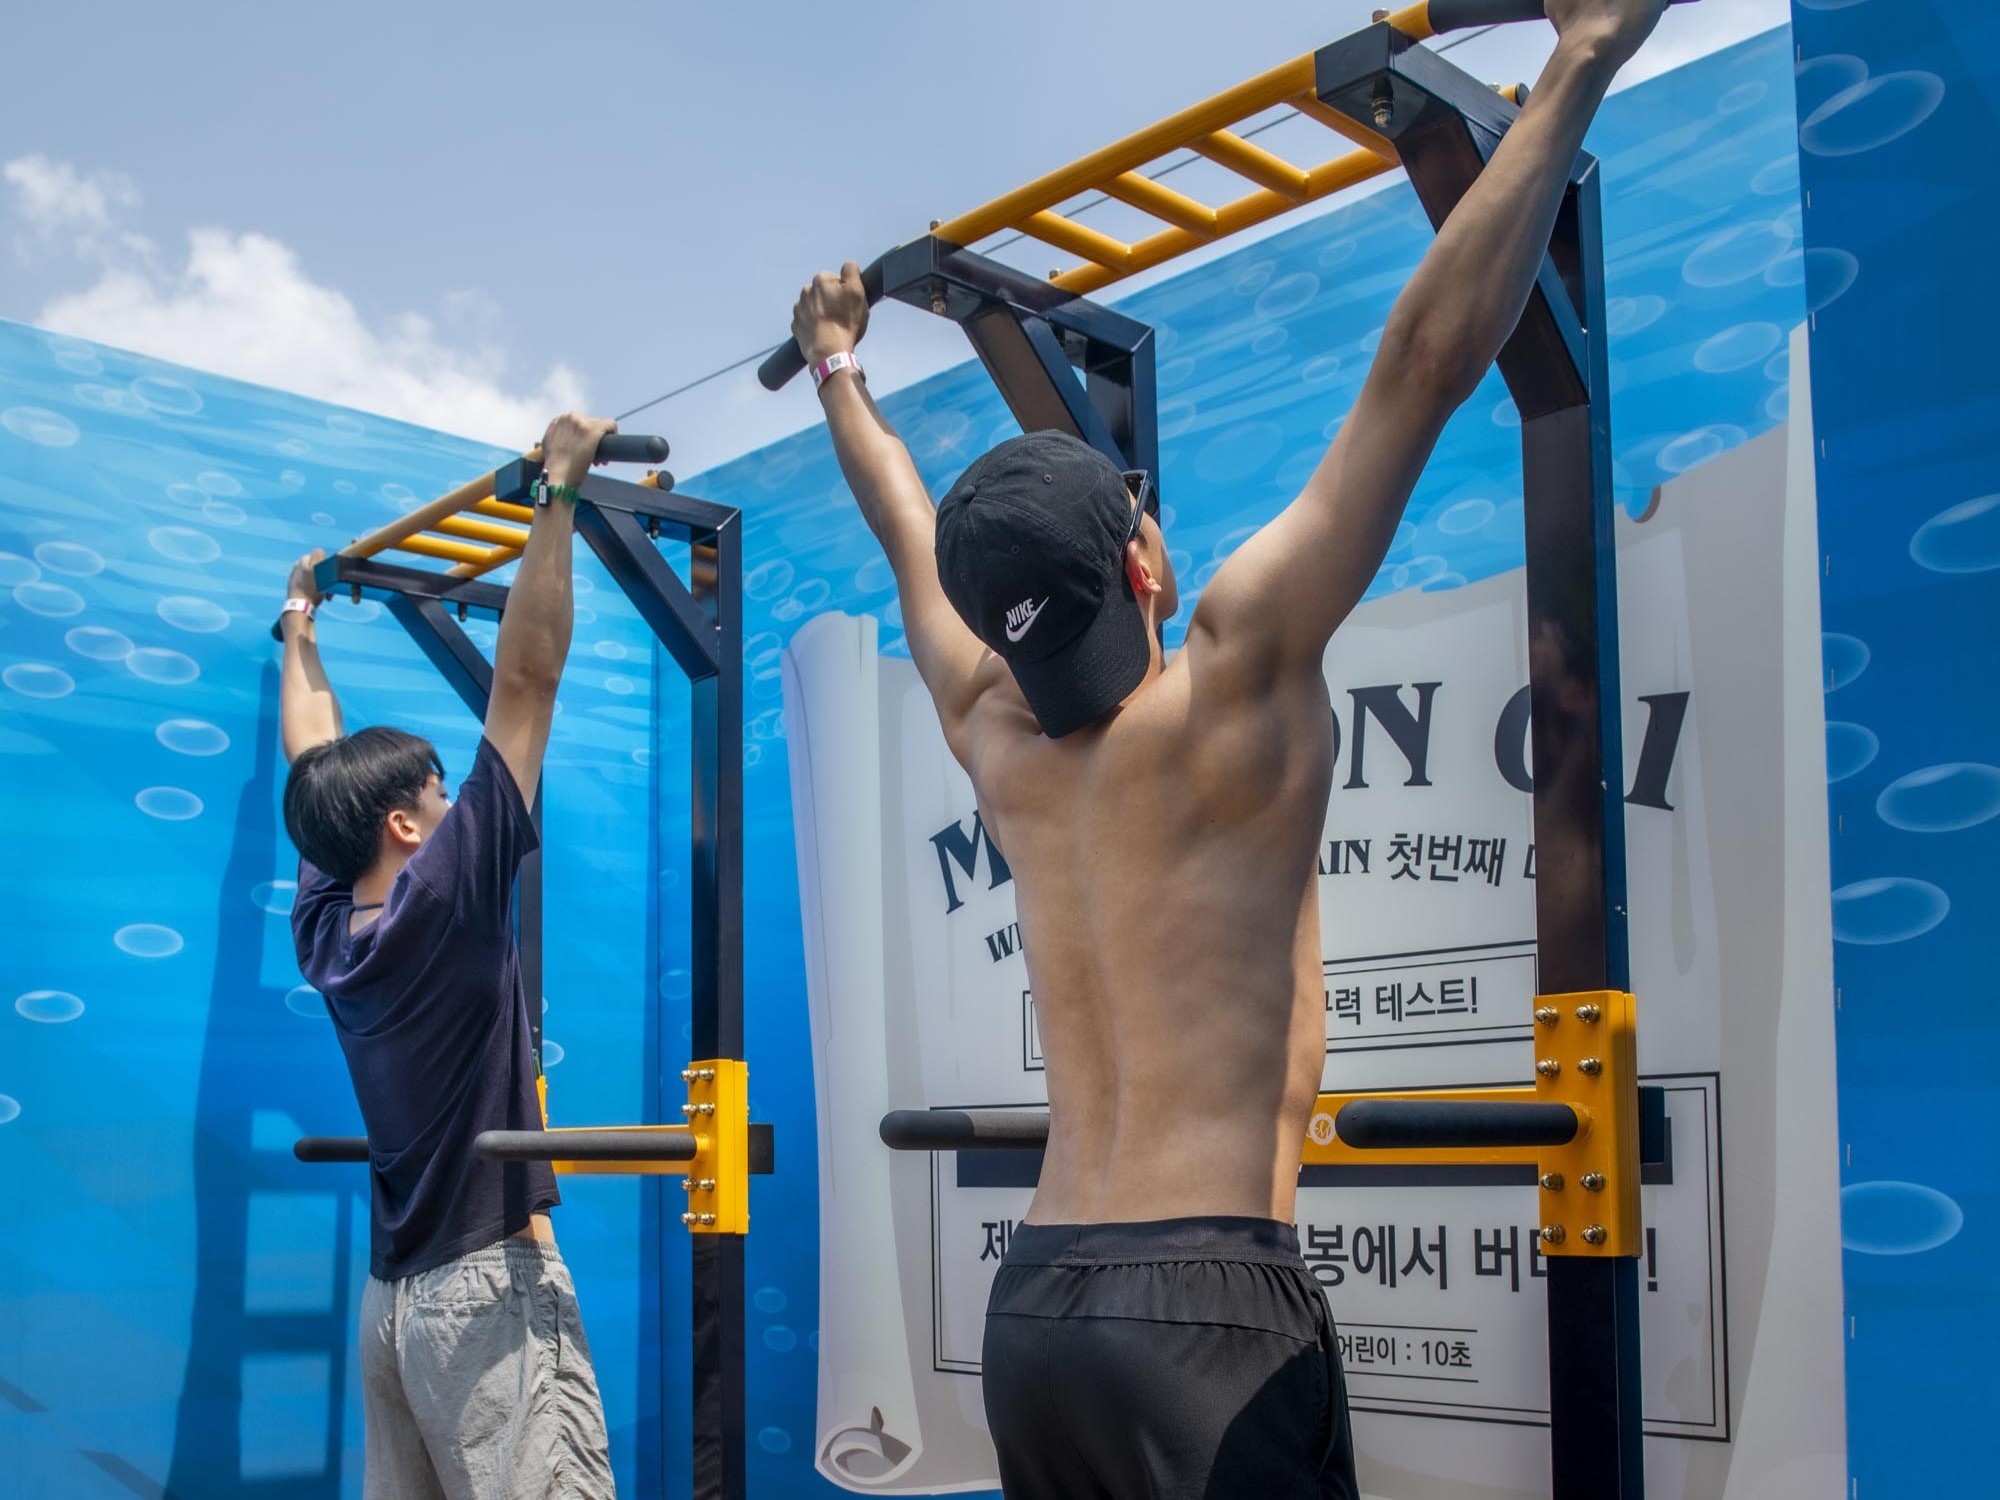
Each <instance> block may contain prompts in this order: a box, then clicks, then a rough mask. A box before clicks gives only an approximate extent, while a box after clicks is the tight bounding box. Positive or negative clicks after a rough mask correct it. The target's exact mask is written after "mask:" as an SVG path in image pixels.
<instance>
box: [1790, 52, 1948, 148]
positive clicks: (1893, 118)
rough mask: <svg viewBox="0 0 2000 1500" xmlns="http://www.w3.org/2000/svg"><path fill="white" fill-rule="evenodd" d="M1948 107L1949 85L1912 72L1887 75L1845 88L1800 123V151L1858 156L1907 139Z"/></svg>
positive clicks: (1935, 77) (1918, 72)
mask: <svg viewBox="0 0 2000 1500" xmlns="http://www.w3.org/2000/svg"><path fill="white" fill-rule="evenodd" d="M1942 103H1944V80H1943V79H1942V78H1940V77H1938V76H1937V74H1935V73H1925V72H1921V71H1917V70H1912V71H1910V72H1906V73H1884V74H1882V75H1881V76H1880V77H1877V78H1870V79H1867V80H1865V81H1863V82H1861V83H1857V84H1854V85H1853V86H1851V87H1849V88H1845V89H1842V90H1841V91H1840V92H1839V93H1837V94H1835V95H1834V96H1833V97H1832V98H1831V99H1829V100H1827V101H1826V103H1824V104H1822V105H1820V107H1819V108H1818V109H1815V110H1814V111H1812V113H1810V114H1808V115H1805V116H1804V117H1803V118H1801V119H1800V121H1799V149H1800V150H1801V151H1809V152H1811V153H1812V154H1813V155H1814V156H1857V155H1859V154H1860V153H1861V152H1863V151H1873V150H1874V149H1875V148H1876V147H1878V146H1886V145H1888V144H1889V142H1891V141H1893V140H1896V139H1897V138H1898V137H1900V136H1905V135H1908V134H1909V133H1910V132H1911V131H1912V130H1915V129H1916V128H1917V127H1918V126H1919V125H1921V124H1923V123H1924V121H1926V120H1928V119H1929V118H1930V117H1931V116H1932V115H1934V114H1936V113H1937V107H1938V106H1939V105H1940V104H1942Z"/></svg>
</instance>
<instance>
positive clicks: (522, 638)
mask: <svg viewBox="0 0 2000 1500" xmlns="http://www.w3.org/2000/svg"><path fill="white" fill-rule="evenodd" d="M575 535H576V517H575V514H574V512H573V511H572V510H571V502H569V501H567V500H562V499H551V500H550V501H549V503H548V504H547V505H544V506H538V507H537V508H536V510H535V519H534V521H533V522H532V523H531V525H530V527H529V531H528V545H527V546H526V547H524V548H523V549H522V551H521V564H520V568H519V569H518V571H517V572H516V573H515V575H514V582H513V584H512V586H511V587H509V589H508V590H507V609H506V612H505V613H504V614H503V615H501V617H500V633H499V636H498V638H497V639H496V640H495V642H494V646H493V670H494V671H495V672H496V673H501V672H504V673H506V674H507V675H508V676H510V677H512V678H514V679H516V680H517V681H521V682H525V683H532V684H535V685H536V686H539V687H543V688H545V689H546V691H547V692H548V693H549V694H550V695H551V696H553V695H554V693H555V690H556V684H557V683H558V682H560V681H561V680H562V670H563V663H564V662H565V661H567V660H568V659H569V645H570V635H571V633H572V631H573V629H574V627H575V614H576V611H575V595H574V588H575V586H574V584H573V583H572V582H571V579H570V568H571V558H572V555H573V553H574V551H575V547H574V538H575Z"/></svg>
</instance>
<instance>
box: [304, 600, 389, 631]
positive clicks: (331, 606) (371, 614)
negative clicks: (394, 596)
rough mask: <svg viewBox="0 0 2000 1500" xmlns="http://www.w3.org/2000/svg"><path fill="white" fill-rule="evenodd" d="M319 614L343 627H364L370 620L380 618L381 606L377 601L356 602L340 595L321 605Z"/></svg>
mask: <svg viewBox="0 0 2000 1500" xmlns="http://www.w3.org/2000/svg"><path fill="white" fill-rule="evenodd" d="M319 612H320V613H321V614H323V615H325V616H327V618H329V619H331V620H334V621H337V622H338V623H340V624H343V625H366V624H367V623H368V622H369V621H370V620H374V619H379V618H380V617H381V614H382V605H381V603H380V601H378V600H374V599H362V600H359V601H357V600H354V599H350V598H348V597H347V595H345V594H341V595H338V596H336V597H335V598H332V599H329V600H327V601H326V603H324V604H322V605H321V606H320V607H319Z"/></svg>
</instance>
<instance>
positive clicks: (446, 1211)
mask: <svg viewBox="0 0 2000 1500" xmlns="http://www.w3.org/2000/svg"><path fill="white" fill-rule="evenodd" d="M537 842H538V841H537V839H536V836H535V827H534V823H533V821H532V820H531V819H530V818H529V816H528V809H527V807H526V806H525V805H524V804H523V802H522V800H521V791H520V788H519V787H517V786H516V785H515V784H514V777H513V775H512V773H511V772H509V771H508V769H507V764H506V762H505V761H503V760H501V759H500V752H499V751H497V750H495V749H494V748H493V746H492V744H491V743H490V742H489V741H487V740H484V739H482V740H481V741H480V742H479V753H478V755H477V756H476V757H474V759H473V762H472V771H471V774H470V775H468V776H467V777H466V778H465V784H464V785H463V786H461V787H460V788H459V793H458V800H457V801H456V802H454V803H453V804H452V806H451V808H450V809H449V810H448V811H447V812H446V813H445V815H444V818H443V820H442V821H441V822H440V823H439V824H438V826H437V829H436V831H435V832H433V833H432V834H431V836H430V837H429V838H428V839H426V840H425V841H424V843H423V845H422V847H420V848H419V849H418V850H417V852H416V853H415V854H414V855H412V856H411V857H410V862H409V863H408V864H406V865H405V866H404V867H403V869H402V871H401V873H400V874H398V875H397V876H396V879H395V883H394V884H393V885H391V886H390V888H389V899H388V901H387V902H386V903H385V904H384V906H383V908H382V912H381V915H379V916H378V917H377V918H376V919H375V920H374V921H373V922H372V923H370V924H369V925H368V926H366V927H364V928H362V929H361V930H360V931H359V932H356V933H353V934H351V935H350V934H349V932H348V930H347V927H348V919H349V917H350V916H351V915H352V913H353V911H354V888H353V887H352V886H348V885H342V884H340V883H338V882H337V881H334V880H332V879H331V878H329V877H328V876H326V875H325V874H322V873H321V872H320V871H319V870H317V869H315V868H314V867H313V866H312V865H311V864H309V863H308V862H306V861H305V860H300V861H299V890H298V899H297V901H296V902H295V903H294V905H293V907H292V939H293V941H294V942H295V943H296V944H297V947H298V954H299V972H300V973H302V974H304V975H305V978H306V982H307V983H309V984H310V985H312V987H313V988H314V989H316V990H318V991H319V992H320V993H321V994H322V995H324V996H326V1007H327V1010H328V1011H329V1012H330V1013H331V1015H332V1016H333V1024H334V1029H335V1031H337V1032H338V1033H339V1035H340V1046H341V1050H342V1051H344V1052H345V1053H346V1054H347V1071H348V1074H349V1076H351V1077H352V1078H353V1080H354V1096H355V1098H356V1100H357V1101H358V1102H359V1103H360V1105H361V1119H362V1121H363V1123H364V1124H365V1125H366V1127H367V1130H368V1146H369V1152H370V1155H371V1156H372V1158H373V1161H372V1164H371V1166H370V1169H369V1177H370V1178H371V1179H372V1181H373V1185H374V1212H373V1214H372V1216H371V1217H372V1219H373V1224H374V1231H373V1241H372V1245H373V1253H372V1255H371V1257H370V1264H369V1270H370V1271H371V1272H372V1273H373V1274H374V1275H376V1276H378V1277H381V1278H383V1279H384V1280H388V1279H391V1278H394V1277H398V1276H410V1275H414V1274H415V1273H416V1272H418V1271H426V1270H429V1269H430V1268H431V1267H433V1266H438V1265H442V1264H443V1263H444V1262H446V1261H448V1260H451V1259H453V1258H455V1257H457V1256H460V1255H465V1254H468V1253H470V1252H471V1251H474V1250H478V1249H481V1248H483V1247H484V1246H487V1245H490V1244H492V1243H494V1242H495V1241H496V1240H500V1239H504V1238H505V1237H506V1236H508V1235H510V1234H512V1233H514V1232H515V1231H516V1230H519V1229H524V1228H526V1227H527V1224H528V1216H529V1215H530V1214H532V1213H537V1212H539V1211H541V1210H543V1209H546V1208H550V1207H553V1206H554V1205H555V1204H557V1203H558V1202H560V1201H561V1198H560V1195H559V1194H558V1193H557V1192H556V1179H555V1173H554V1172H553V1171H552V1170H551V1168H550V1167H549V1165H548V1164H547V1163H546V1162H508V1163H500V1162H486V1161H481V1160H480V1159H479V1157H478V1156H477V1155H476V1154H475V1153H474V1152H473V1149H472V1142H473V1138H474V1137H475V1136H477V1135H478V1134H479V1132H480V1131H482V1130H539V1129H541V1128H542V1113H541V1106H540V1104H539V1103H538V1102H537V1099H536V1095H535V1056H534V1047H533V1043H532V1041H531V1040H530V1037H529V1033H528V1009H527V1003H526V1001H525V1000H524V999H523V998H522V994H521V963H520V954H519V952H518V951H517V950H516V948H515V946H514V921H513V917H514V875H515V872H516V871H517V870H518V869H519V868H520V864H521V860H522V858H523V856H525V855H527V854H530V853H532V852H533V851H534V849H535V847H536V844H537Z"/></svg>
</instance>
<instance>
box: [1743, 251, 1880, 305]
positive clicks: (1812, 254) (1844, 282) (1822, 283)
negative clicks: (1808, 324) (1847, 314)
mask: <svg viewBox="0 0 2000 1500" xmlns="http://www.w3.org/2000/svg"><path fill="white" fill-rule="evenodd" d="M1772 269H1773V271H1778V270H1780V269H1783V271H1784V274H1783V276H1780V277H1777V278H1773V277H1772V276H1771V274H1770V273H1768V272H1767V273H1766V277H1765V279H1766V280H1769V281H1770V282H1771V284H1772V285H1773V286H1796V285H1798V284H1799V282H1804V283H1805V288H1806V311H1807V312H1809V313H1816V312H1824V311H1825V310H1826V309H1827V308H1828V307H1830V306H1832V305H1833V304H1834V303H1835V302H1838V301H1839V300H1840V299H1841V298H1842V297H1844V296H1846V295H1847V293H1848V290H1849V289H1850V288H1851V287H1852V286H1853V285H1854V283H1855V281H1856V280H1857V279H1858V278H1859V277H1860V275H1861V262H1860V261H1859V260H1857V259H1856V258H1855V257H1854V256H1852V255H1850V254H1849V253H1848V252H1847V251H1845V250H1839V249H1835V248H1834V247H1833V246H1831V245H1817V246H1814V247H1813V248H1812V249H1810V250H1807V251H1806V252H1805V253H1804V254H1802V255H1801V256H1800V257H1799V258H1798V265H1797V270H1796V277H1795V279H1788V278H1792V277H1793V275H1794V273H1793V272H1792V271H1791V269H1790V268H1789V267H1788V266H1784V267H1773V268H1772Z"/></svg>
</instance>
